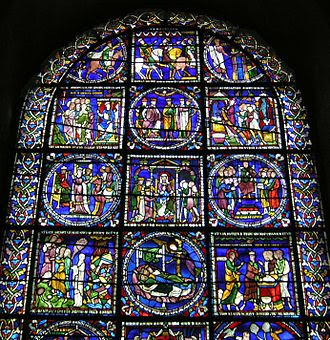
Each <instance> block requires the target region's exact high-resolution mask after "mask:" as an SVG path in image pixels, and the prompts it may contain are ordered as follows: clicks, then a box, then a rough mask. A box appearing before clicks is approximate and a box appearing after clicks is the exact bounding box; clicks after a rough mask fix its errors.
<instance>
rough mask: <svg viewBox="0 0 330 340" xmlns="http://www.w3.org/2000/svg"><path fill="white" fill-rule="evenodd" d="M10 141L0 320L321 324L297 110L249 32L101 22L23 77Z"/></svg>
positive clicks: (34, 323) (96, 327) (32, 323)
mask: <svg viewBox="0 0 330 340" xmlns="http://www.w3.org/2000/svg"><path fill="white" fill-rule="evenodd" d="M17 146H18V148H17V156H16V161H15V170H14V174H13V180H12V186H11V194H10V200H9V212H8V216H7V221H6V226H5V232H4V243H3V250H2V253H1V260H2V266H1V267H0V269H1V270H0V282H2V287H1V293H0V297H1V298H0V309H1V312H2V313H3V315H4V317H3V319H0V331H1V332H2V331H3V330H6V329H7V330H10V331H11V332H12V334H16V335H17V337H22V336H25V337H28V336H30V337H35V338H38V339H39V338H40V339H42V338H44V337H48V336H71V335H72V336H89V337H93V336H94V337H96V338H98V339H103V338H106V339H108V338H109V339H112V338H115V337H117V338H118V337H120V336H121V337H122V339H147V338H149V337H150V336H153V337H155V338H159V339H161V338H166V339H167V338H171V339H172V338H173V339H179V338H180V339H181V338H184V339H195V338H196V339H197V338H198V339H213V338H214V339H222V338H224V337H226V338H230V339H234V338H235V339H236V338H238V337H242V338H246V337H249V338H254V337H255V338H266V337H268V336H273V335H272V334H277V336H279V337H280V338H283V339H291V338H292V339H296V338H300V337H301V334H304V336H306V337H307V335H308V334H309V336H310V338H313V336H316V337H317V336H318V337H320V338H321V336H322V332H324V328H326V327H328V325H327V324H325V323H324V317H325V316H327V314H328V310H327V300H326V299H327V295H328V292H329V291H328V287H327V284H326V282H327V279H326V277H327V275H328V270H329V263H328V257H327V250H326V235H325V228H324V218H323V213H322V204H321V199H320V194H319V186H318V180H317V173H316V169H315V164H314V159H313V155H312V154H311V140H310V127H309V124H308V117H307V113H306V110H305V108H304V106H303V104H302V98H301V95H300V92H299V90H298V89H297V88H296V85H295V81H294V77H293V74H292V73H291V71H290V70H289V69H288V68H287V67H286V66H285V65H284V63H282V61H280V60H279V58H278V57H277V56H276V55H275V53H274V52H273V51H272V50H271V49H270V48H269V47H267V46H266V45H265V43H264V42H262V41H261V40H260V39H259V38H257V37H255V36H254V35H253V34H250V33H247V32H244V31H242V30H240V29H238V28H237V27H233V26H231V25H229V24H226V23H225V22H222V21H219V20H215V19H212V18H209V17H206V16H200V15H193V14H186V13H173V12H164V11H150V12H143V13H135V14H130V15H128V16H126V17H124V18H122V19H118V20H112V21H110V22H108V23H106V24H104V25H102V26H98V27H95V28H94V29H92V30H90V31H89V32H87V33H85V34H84V35H82V36H80V37H78V38H76V40H75V41H74V42H73V43H71V44H68V45H67V46H66V47H64V48H63V49H61V50H58V51H56V53H55V54H54V55H53V56H52V57H51V58H50V60H49V61H47V63H46V64H45V65H44V67H43V69H42V71H41V72H40V73H39V74H38V75H37V76H36V77H35V78H34V79H33V83H32V84H31V88H30V90H29V91H28V93H27V95H26V97H25V100H24V102H23V108H22V115H21V120H20V128H19V133H18V144H17ZM32 259H33V260H32ZM13 287H14V288H13ZM13 292H14V293H13ZM50 315H51V317H50ZM100 316H101V320H100ZM224 316H225V317H226V321H224V319H223V317H224ZM251 316H253V318H252V317H251ZM141 317H145V318H144V319H142V318H141ZM153 317H156V319H155V320H153ZM183 317H190V318H191V319H189V321H183ZM242 317H243V319H239V318H242ZM265 317H267V320H266V319H265ZM70 318H72V320H70ZM67 320H69V321H67ZM23 329H24V330H23ZM23 332H24V335H23Z"/></svg>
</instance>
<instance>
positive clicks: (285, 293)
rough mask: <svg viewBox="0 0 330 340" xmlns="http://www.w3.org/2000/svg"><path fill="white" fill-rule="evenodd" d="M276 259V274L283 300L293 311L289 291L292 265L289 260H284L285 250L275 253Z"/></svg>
mask: <svg viewBox="0 0 330 340" xmlns="http://www.w3.org/2000/svg"><path fill="white" fill-rule="evenodd" d="M274 257H275V259H276V264H275V269H274V271H275V274H277V275H278V280H279V281H280V289H281V298H282V300H283V302H285V301H286V302H287V304H288V307H289V308H290V309H292V305H291V303H290V299H291V296H290V292H289V289H288V285H289V273H290V265H289V262H288V260H286V259H285V258H283V250H281V249H278V250H276V251H275V252H274Z"/></svg>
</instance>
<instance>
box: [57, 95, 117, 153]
mask: <svg viewBox="0 0 330 340" xmlns="http://www.w3.org/2000/svg"><path fill="white" fill-rule="evenodd" d="M62 95H63V96H62V97H60V98H58V99H57V104H56V116H55V117H54V119H55V121H54V122H53V126H52V140H51V145H53V146H67V145H74V146H85V147H88V146H102V145H106V146H117V147H118V146H119V141H120V140H121V136H120V133H121V119H122V110H123V107H122V92H121V91H115V90H104V91H97V90H78V91H74V90H68V91H65V92H64V93H63V94H62ZM107 97H108V98H107Z"/></svg>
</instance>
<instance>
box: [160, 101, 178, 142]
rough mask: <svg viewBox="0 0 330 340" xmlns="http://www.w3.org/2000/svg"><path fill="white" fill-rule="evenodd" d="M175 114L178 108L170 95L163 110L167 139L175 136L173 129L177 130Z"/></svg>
mask: <svg viewBox="0 0 330 340" xmlns="http://www.w3.org/2000/svg"><path fill="white" fill-rule="evenodd" d="M175 114H176V108H175V106H174V104H173V103H172V98H171V97H168V98H166V105H165V107H164V111H163V116H164V120H163V124H164V130H165V140H167V139H168V137H171V138H173V131H174V130H175Z"/></svg>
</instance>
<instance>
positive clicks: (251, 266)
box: [211, 232, 298, 316]
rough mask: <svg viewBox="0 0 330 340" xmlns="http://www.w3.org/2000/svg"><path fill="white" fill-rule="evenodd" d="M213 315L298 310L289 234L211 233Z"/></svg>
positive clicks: (291, 314) (291, 311) (284, 312)
mask: <svg viewBox="0 0 330 340" xmlns="http://www.w3.org/2000/svg"><path fill="white" fill-rule="evenodd" d="M211 243H212V245H211V258H212V283H213V287H212V288H213V296H214V300H213V303H214V313H215V314H216V315H238V316H239V315H244V314H247V315H272V316H280V315H287V316H293V315H296V314H297V313H298V306H297V304H298V301H297V297H296V292H295V290H296V288H295V272H294V267H293V263H294V260H293V254H292V253H293V249H292V240H291V236H290V234H289V233H282V234H279V233H257V232H255V233H250V232H244V233H242V232H241V233H234V232H232V233H220V232H219V233H212V234H211Z"/></svg>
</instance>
